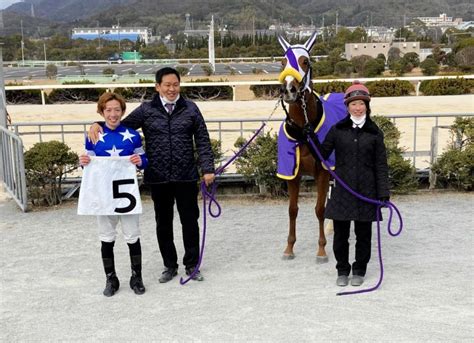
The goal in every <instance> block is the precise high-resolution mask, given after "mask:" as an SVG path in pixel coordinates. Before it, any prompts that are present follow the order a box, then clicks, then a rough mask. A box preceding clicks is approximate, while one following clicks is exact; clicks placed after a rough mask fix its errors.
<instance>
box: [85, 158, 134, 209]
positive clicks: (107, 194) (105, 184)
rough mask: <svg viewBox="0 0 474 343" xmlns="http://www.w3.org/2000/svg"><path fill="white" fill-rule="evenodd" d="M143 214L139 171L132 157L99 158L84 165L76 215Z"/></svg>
mask: <svg viewBox="0 0 474 343" xmlns="http://www.w3.org/2000/svg"><path fill="white" fill-rule="evenodd" d="M138 213H142V203H141V199H140V192H139V189H138V182H137V172H136V167H135V165H134V164H132V163H131V162H130V157H129V156H120V157H96V156H91V162H90V163H89V164H88V165H87V166H86V167H84V170H83V173H82V181H81V190H80V192H79V203H78V206H77V214H82V215H126V214H138Z"/></svg>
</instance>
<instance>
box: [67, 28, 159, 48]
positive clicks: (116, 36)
mask: <svg viewBox="0 0 474 343" xmlns="http://www.w3.org/2000/svg"><path fill="white" fill-rule="evenodd" d="M71 38H72V39H79V38H82V39H87V40H94V39H97V38H101V39H108V40H123V39H129V40H131V41H132V42H135V41H136V40H137V39H138V38H140V40H141V41H143V42H145V44H148V42H149V41H150V38H151V30H150V29H149V28H147V27H122V26H120V27H119V26H112V27H94V28H90V27H79V28H74V29H72V37H71Z"/></svg>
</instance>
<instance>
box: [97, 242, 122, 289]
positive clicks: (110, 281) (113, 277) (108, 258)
mask: <svg viewBox="0 0 474 343" xmlns="http://www.w3.org/2000/svg"><path fill="white" fill-rule="evenodd" d="M114 244H115V242H102V247H101V253H102V263H103V265H104V271H105V275H106V281H105V289H104V292H103V294H104V295H105V296H106V297H111V296H112V295H114V294H115V292H116V291H117V290H118V289H119V287H120V281H119V279H118V278H117V274H116V273H115V262H114Z"/></svg>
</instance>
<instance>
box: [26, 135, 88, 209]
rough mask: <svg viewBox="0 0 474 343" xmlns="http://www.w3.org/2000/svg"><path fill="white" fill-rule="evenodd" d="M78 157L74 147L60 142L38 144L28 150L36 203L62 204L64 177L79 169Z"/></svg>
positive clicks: (30, 183)
mask: <svg viewBox="0 0 474 343" xmlns="http://www.w3.org/2000/svg"><path fill="white" fill-rule="evenodd" d="M78 160H79V157H78V156H77V154H76V153H75V152H72V151H71V148H69V147H68V146H67V145H66V144H64V143H61V142H58V141H49V142H42V143H36V144H35V145H33V147H32V148H31V149H30V150H28V151H27V152H25V171H26V179H27V186H28V193H29V196H30V199H31V201H32V202H33V205H43V204H45V205H48V206H53V205H57V204H60V203H61V201H62V199H61V195H62V190H61V185H62V180H63V177H64V175H65V174H67V173H69V172H71V171H73V170H75V169H77V166H78V164H77V163H78Z"/></svg>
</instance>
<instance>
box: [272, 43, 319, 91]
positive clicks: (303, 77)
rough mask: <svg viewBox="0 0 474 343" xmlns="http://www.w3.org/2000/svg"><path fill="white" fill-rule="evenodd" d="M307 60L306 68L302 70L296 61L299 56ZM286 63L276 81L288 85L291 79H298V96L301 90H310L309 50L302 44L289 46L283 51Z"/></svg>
mask: <svg viewBox="0 0 474 343" xmlns="http://www.w3.org/2000/svg"><path fill="white" fill-rule="evenodd" d="M301 57H303V59H304V60H305V61H306V62H307V65H306V66H305V67H306V70H304V69H303V68H302V67H301V65H300V64H299V63H298V62H299V60H300V58H301ZM285 58H286V65H285V69H283V71H282V72H281V73H280V76H279V77H278V81H280V83H282V84H283V85H285V82H286V86H287V87H289V85H290V84H291V83H292V82H293V80H296V81H298V84H299V87H298V89H297V91H296V92H297V95H298V97H301V96H302V94H303V92H304V91H306V90H308V91H311V87H310V85H309V83H310V81H311V62H310V58H309V52H308V50H306V48H305V47H304V46H302V45H295V46H290V47H289V48H288V49H287V50H286V53H285Z"/></svg>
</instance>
